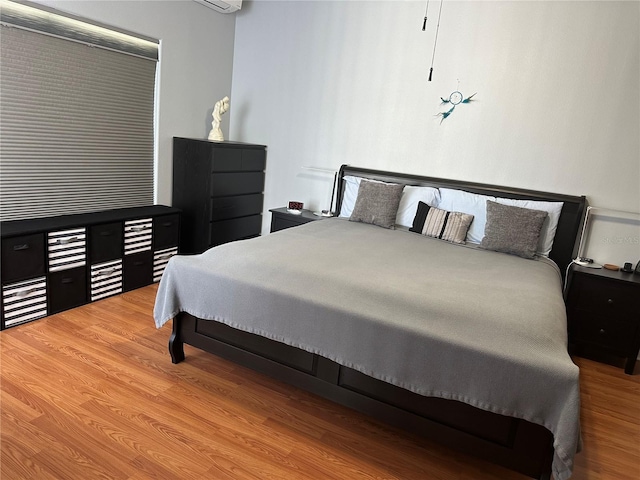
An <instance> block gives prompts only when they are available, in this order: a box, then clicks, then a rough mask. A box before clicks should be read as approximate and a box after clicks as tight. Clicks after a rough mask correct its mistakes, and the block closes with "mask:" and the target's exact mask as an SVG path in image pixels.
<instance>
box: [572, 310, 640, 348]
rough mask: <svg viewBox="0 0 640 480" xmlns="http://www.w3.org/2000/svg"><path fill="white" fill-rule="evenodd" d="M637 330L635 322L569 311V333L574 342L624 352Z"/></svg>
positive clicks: (630, 344)
mask: <svg viewBox="0 0 640 480" xmlns="http://www.w3.org/2000/svg"><path fill="white" fill-rule="evenodd" d="M637 328H638V326H637V321H636V320H624V319H616V318H612V317H602V316H598V315H597V314H587V313H585V312H584V311H579V312H574V311H569V331H570V336H571V338H572V339H574V341H578V342H587V343H591V344H596V345H599V346H602V347H606V348H609V349H612V350H617V351H619V352H626V351H628V350H629V348H631V346H632V343H633V341H634V338H635V334H636V329H637Z"/></svg>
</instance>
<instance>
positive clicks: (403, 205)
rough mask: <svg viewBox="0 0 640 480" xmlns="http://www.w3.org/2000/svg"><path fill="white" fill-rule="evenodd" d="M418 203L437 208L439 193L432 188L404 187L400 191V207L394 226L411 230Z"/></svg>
mask: <svg viewBox="0 0 640 480" xmlns="http://www.w3.org/2000/svg"><path fill="white" fill-rule="evenodd" d="M418 202H424V203H426V204H427V205H429V206H430V207H437V206H438V203H439V202H440V192H439V191H438V189H437V188H433V187H417V186H413V185H406V186H405V187H404V190H402V197H401V198H400V206H399V207H398V214H397V215H396V224H397V225H402V226H403V227H409V228H411V227H412V226H413V219H414V218H415V216H416V212H417V211H418Z"/></svg>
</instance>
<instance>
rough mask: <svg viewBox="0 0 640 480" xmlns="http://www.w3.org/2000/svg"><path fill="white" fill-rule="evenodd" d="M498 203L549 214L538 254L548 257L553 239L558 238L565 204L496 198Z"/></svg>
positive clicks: (541, 232) (544, 225) (541, 236)
mask: <svg viewBox="0 0 640 480" xmlns="http://www.w3.org/2000/svg"><path fill="white" fill-rule="evenodd" d="M496 202H497V203H501V204H503V205H511V206H514V207H522V208H530V209H532V210H543V211H545V212H547V218H546V219H545V221H544V223H543V224H542V229H541V230H540V238H539V239H538V247H537V248H536V253H537V254H538V255H542V256H544V257H548V256H549V253H551V248H552V247H553V239H554V238H555V236H556V230H557V228H558V220H559V219H560V213H561V212H562V206H563V205H564V203H563V202H541V201H538V200H514V199H512V198H499V197H498V198H496Z"/></svg>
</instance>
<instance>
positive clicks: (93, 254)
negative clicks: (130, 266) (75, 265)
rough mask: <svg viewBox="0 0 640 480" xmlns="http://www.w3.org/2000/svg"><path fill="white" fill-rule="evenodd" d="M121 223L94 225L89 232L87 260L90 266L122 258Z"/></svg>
mask: <svg viewBox="0 0 640 480" xmlns="http://www.w3.org/2000/svg"><path fill="white" fill-rule="evenodd" d="M122 228H123V227H122V222H114V223H105V224H102V225H94V226H92V227H91V229H90V230H89V259H90V261H91V263H92V264H96V263H102V262H106V261H108V260H115V259H116V258H120V257H122V245H123V243H122V238H123V231H122Z"/></svg>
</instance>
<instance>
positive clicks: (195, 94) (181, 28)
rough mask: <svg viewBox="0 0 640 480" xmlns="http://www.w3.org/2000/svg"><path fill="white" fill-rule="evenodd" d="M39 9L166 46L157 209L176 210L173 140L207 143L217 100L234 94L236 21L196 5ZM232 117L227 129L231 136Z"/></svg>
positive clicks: (88, 4)
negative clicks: (70, 15) (168, 207)
mask: <svg viewBox="0 0 640 480" xmlns="http://www.w3.org/2000/svg"><path fill="white" fill-rule="evenodd" d="M39 3H43V4H46V5H48V6H50V7H53V8H56V9H59V10H62V11H66V12H69V13H73V14H76V15H80V16H83V17H85V18H88V19H91V20H95V21H98V22H101V23H104V24H107V25H111V26H114V27H118V28H122V29H126V30H129V31H131V32H135V33H138V34H142V35H145V36H149V37H152V38H157V39H159V40H160V41H161V50H160V70H159V72H160V77H159V97H158V98H159V105H158V107H159V108H158V125H157V132H158V142H157V148H158V153H157V166H156V168H157V176H156V193H157V203H160V204H165V205H170V204H171V190H172V187H171V185H172V184H171V181H172V138H173V137H174V136H181V137H194V138H206V137H207V135H208V134H209V130H210V129H211V112H212V111H213V105H214V104H215V102H216V101H217V100H219V99H220V98H222V97H224V96H225V95H229V93H230V92H231V72H232V66H233V42H234V29H235V15H234V14H231V15H222V14H220V13H217V12H215V11H213V10H210V9H208V8H206V7H204V6H202V5H199V4H197V3H195V2H192V1H191V0H182V1H146V0H128V1H93V0H83V1H59V0H42V1H40V2H39ZM228 122H229V114H228V115H227V116H226V118H225V117H223V125H222V129H223V132H225V134H227V133H228Z"/></svg>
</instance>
